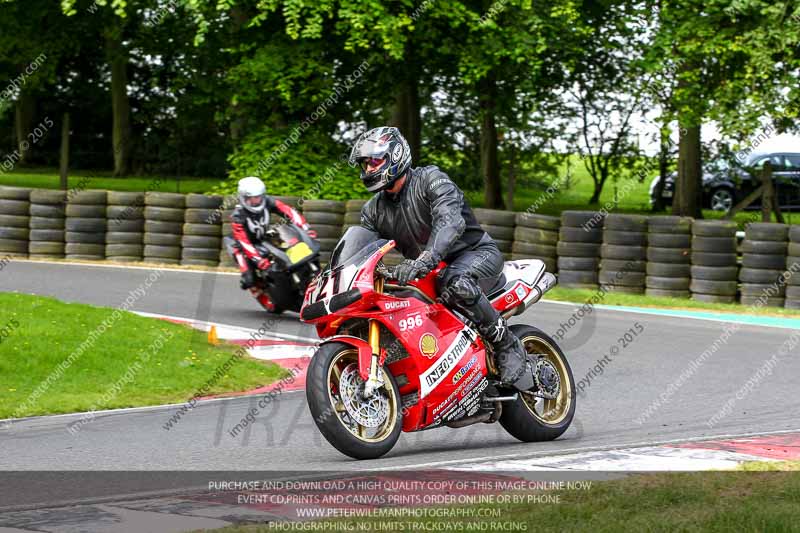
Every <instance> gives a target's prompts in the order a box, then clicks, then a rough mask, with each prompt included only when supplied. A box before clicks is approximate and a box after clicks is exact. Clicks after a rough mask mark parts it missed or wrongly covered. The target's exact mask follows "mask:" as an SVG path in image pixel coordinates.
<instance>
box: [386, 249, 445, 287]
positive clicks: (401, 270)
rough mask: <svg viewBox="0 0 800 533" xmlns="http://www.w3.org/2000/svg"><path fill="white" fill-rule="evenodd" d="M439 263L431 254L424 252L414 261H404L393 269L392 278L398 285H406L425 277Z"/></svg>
mask: <svg viewBox="0 0 800 533" xmlns="http://www.w3.org/2000/svg"><path fill="white" fill-rule="evenodd" d="M438 264H439V261H438V260H437V259H436V258H435V257H433V254H431V252H429V251H428V250H425V251H424V252H422V253H421V254H419V257H417V258H416V259H406V260H405V261H403V262H402V263H400V264H399V265H397V266H396V267H395V269H394V277H395V278H397V282H398V283H399V284H400V285H408V282H409V281H411V280H413V279H416V278H423V277H425V276H426V275H427V274H428V273H429V272H430V271H431V270H433V269H434V268H436V265H438Z"/></svg>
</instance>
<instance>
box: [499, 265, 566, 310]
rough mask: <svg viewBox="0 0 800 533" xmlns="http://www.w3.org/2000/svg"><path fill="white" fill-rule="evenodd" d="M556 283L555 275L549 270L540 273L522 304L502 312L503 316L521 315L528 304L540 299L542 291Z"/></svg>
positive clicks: (530, 304) (542, 294) (544, 291)
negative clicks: (540, 275)
mask: <svg viewBox="0 0 800 533" xmlns="http://www.w3.org/2000/svg"><path fill="white" fill-rule="evenodd" d="M556 283H558V282H557V281H556V277H555V276H554V275H553V274H551V273H550V272H545V273H544V274H542V277H541V278H540V279H539V281H538V282H537V283H536V285H534V286H533V290H532V291H531V293H530V294H529V295H528V297H527V298H525V300H523V301H522V305H518V306H517V307H515V308H513V309H510V310H509V311H507V312H505V313H503V318H506V319H508V318H511V317H512V316H516V315H521V314H522V313H524V312H525V311H527V310H528V309H529V308H530V306H532V305H533V304H535V303H536V302H538V301H539V300H541V299H542V296H544V293H546V292H547V291H549V290H550V289H552V288H553V287H555V286H556Z"/></svg>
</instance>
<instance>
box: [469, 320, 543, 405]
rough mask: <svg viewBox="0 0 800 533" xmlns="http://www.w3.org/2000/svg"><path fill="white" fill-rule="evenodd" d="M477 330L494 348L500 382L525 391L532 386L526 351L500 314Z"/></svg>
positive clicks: (531, 372) (531, 373)
mask: <svg viewBox="0 0 800 533" xmlns="http://www.w3.org/2000/svg"><path fill="white" fill-rule="evenodd" d="M478 331H479V332H480V334H481V336H482V337H483V338H484V340H486V341H487V342H489V343H491V345H492V348H493V349H494V358H495V361H497V366H498V370H499V371H500V383H501V384H502V385H504V386H506V387H514V388H515V389H517V390H521V391H527V390H530V389H532V388H533V387H534V385H535V382H534V379H533V371H532V369H531V366H530V365H529V364H528V353H527V352H526V351H525V348H524V347H523V346H522V342H521V341H520V340H519V339H518V338H517V336H516V335H514V333H513V332H512V331H511V330H510V329H509V327H508V324H507V323H506V321H505V319H504V318H503V317H501V316H499V314H498V317H497V320H496V321H495V322H494V323H493V324H492V325H491V326H489V327H483V326H479V327H478Z"/></svg>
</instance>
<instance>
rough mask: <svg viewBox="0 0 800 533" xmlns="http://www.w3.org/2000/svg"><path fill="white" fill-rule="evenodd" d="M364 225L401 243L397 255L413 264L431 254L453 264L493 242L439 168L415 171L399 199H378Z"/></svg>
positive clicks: (363, 219) (363, 215) (367, 210)
mask: <svg viewBox="0 0 800 533" xmlns="http://www.w3.org/2000/svg"><path fill="white" fill-rule="evenodd" d="M361 225H362V226H363V227H365V228H366V229H368V230H371V231H374V232H377V233H378V234H379V235H380V236H381V237H382V238H385V239H394V240H395V241H397V249H398V251H399V252H400V253H402V254H403V256H405V257H406V258H408V259H416V258H417V256H419V254H421V253H422V252H423V251H425V250H429V251H430V252H431V253H432V254H433V256H434V257H435V258H436V259H437V260H445V261H450V260H451V259H453V258H454V257H456V256H458V254H460V253H461V252H463V251H465V250H469V249H472V248H473V247H475V245H477V244H478V243H479V242H486V241H487V240H489V241H491V237H489V235H488V234H487V233H486V232H485V231H484V230H483V228H481V226H480V224H478V221H477V220H475V214H474V213H473V212H472V209H471V208H470V207H469V205H467V203H466V202H465V201H464V193H463V192H461V189H459V188H458V186H457V185H456V184H455V183H453V181H452V180H451V179H450V178H449V177H447V174H445V173H444V172H442V171H441V170H439V167H436V166H428V167H420V168H414V169H411V171H410V173H409V176H408V178H406V183H405V185H403V188H402V189H401V190H400V192H398V193H397V194H391V193H388V192H386V191H382V192H379V193H377V194H376V195H375V196H373V197H372V198H371V199H370V200H369V201H368V202H367V203H366V204H364V207H363V208H362V209H361Z"/></svg>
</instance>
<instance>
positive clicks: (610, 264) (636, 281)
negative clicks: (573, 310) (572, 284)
mask: <svg viewBox="0 0 800 533" xmlns="http://www.w3.org/2000/svg"><path fill="white" fill-rule="evenodd" d="M646 259H647V217H644V216H641V215H607V216H606V217H605V221H604V222H603V245H602V246H601V247H600V273H599V276H598V279H599V281H600V285H602V286H603V287H605V288H606V289H607V290H611V291H617V292H625V293H630V294H644V281H645V276H646V274H645V271H646Z"/></svg>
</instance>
